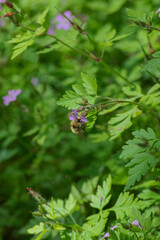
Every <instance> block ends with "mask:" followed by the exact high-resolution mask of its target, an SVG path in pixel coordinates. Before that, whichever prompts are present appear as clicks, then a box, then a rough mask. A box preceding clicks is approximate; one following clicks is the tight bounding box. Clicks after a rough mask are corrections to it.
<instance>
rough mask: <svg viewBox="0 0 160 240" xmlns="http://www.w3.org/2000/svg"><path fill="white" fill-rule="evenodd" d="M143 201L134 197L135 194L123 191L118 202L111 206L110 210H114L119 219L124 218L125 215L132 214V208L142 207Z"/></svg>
mask: <svg viewBox="0 0 160 240" xmlns="http://www.w3.org/2000/svg"><path fill="white" fill-rule="evenodd" d="M141 204H142V202H141V201H140V200H138V199H137V198H135V199H134V194H129V192H125V193H121V194H120V195H119V197H118V199H117V202H116V204H115V205H114V206H113V207H112V208H110V209H109V210H110V211H114V212H115V214H116V218H117V219H123V218H124V217H125V215H127V216H130V215H131V212H132V208H133V207H134V208H136V209H139V208H141Z"/></svg>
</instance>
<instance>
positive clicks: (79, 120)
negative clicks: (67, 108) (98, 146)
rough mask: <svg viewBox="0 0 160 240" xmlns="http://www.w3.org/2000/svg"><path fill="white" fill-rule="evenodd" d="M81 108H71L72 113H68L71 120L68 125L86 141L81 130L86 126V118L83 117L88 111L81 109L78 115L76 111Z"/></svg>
mask: <svg viewBox="0 0 160 240" xmlns="http://www.w3.org/2000/svg"><path fill="white" fill-rule="evenodd" d="M81 110H82V108H79V109H77V110H72V113H69V119H70V120H71V123H70V127H71V131H72V132H73V133H74V134H78V135H80V136H81V137H82V138H83V139H84V140H85V141H86V139H85V137H84V136H83V132H84V130H85V127H86V122H87V118H85V116H86V115H87V113H88V111H83V112H82V113H81V114H80V115H79V114H78V112H79V111H81Z"/></svg>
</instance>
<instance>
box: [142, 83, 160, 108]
mask: <svg viewBox="0 0 160 240" xmlns="http://www.w3.org/2000/svg"><path fill="white" fill-rule="evenodd" d="M140 102H142V103H143V104H145V105H150V106H152V107H155V106H157V105H159V104H160V84H159V83H157V84H155V85H154V86H153V87H151V89H150V90H149V91H148V93H147V94H146V95H145V96H143V97H142V98H141V99H140Z"/></svg>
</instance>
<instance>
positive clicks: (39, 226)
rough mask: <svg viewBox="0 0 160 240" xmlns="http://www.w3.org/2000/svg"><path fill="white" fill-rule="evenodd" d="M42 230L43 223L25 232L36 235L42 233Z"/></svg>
mask: <svg viewBox="0 0 160 240" xmlns="http://www.w3.org/2000/svg"><path fill="white" fill-rule="evenodd" d="M43 229H45V226H44V223H42V222H41V223H40V224H39V225H35V226H34V227H33V228H29V229H28V230H27V232H28V233H29V234H38V233H40V232H43Z"/></svg>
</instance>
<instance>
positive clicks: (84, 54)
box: [46, 33, 93, 59]
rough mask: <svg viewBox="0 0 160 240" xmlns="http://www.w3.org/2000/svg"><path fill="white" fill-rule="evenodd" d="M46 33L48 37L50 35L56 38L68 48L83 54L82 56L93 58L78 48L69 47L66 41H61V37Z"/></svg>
mask: <svg viewBox="0 0 160 240" xmlns="http://www.w3.org/2000/svg"><path fill="white" fill-rule="evenodd" d="M46 35H47V36H49V37H52V38H54V39H56V40H57V41H58V42H60V43H62V44H63V45H64V46H66V47H68V48H70V49H71V50H73V51H75V52H78V53H80V54H81V55H83V56H85V57H89V58H91V59H93V58H92V57H91V56H90V55H88V54H87V53H85V52H82V51H81V50H79V49H77V48H73V47H71V46H70V45H68V44H67V43H65V42H63V41H62V40H61V39H59V38H57V37H56V36H54V35H50V34H47V33H46Z"/></svg>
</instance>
